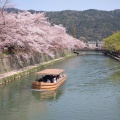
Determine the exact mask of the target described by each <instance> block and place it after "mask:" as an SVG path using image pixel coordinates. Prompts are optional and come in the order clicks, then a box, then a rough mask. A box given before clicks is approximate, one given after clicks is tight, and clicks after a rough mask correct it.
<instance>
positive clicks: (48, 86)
mask: <svg viewBox="0 0 120 120" xmlns="http://www.w3.org/2000/svg"><path fill="white" fill-rule="evenodd" d="M65 80H66V76H65V75H64V77H62V78H59V80H57V82H56V83H45V82H38V81H33V82H32V88H33V89H41V90H56V89H57V88H58V87H59V86H60V85H62V84H63V83H64V82H65Z"/></svg>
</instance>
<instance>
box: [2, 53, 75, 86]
mask: <svg viewBox="0 0 120 120" xmlns="http://www.w3.org/2000/svg"><path fill="white" fill-rule="evenodd" d="M73 56H74V54H72V53H71V54H69V55H66V56H65V57H60V58H57V59H53V60H50V61H47V62H43V63H41V64H36V65H33V66H27V67H24V68H21V69H17V70H13V71H10V72H7V73H4V74H0V85H6V84H8V83H10V82H13V81H15V80H18V79H20V78H21V77H23V76H25V75H28V74H30V73H33V72H36V71H38V70H41V69H43V68H45V67H47V66H49V65H52V64H54V63H56V62H59V61H62V60H65V59H67V58H69V57H73Z"/></svg>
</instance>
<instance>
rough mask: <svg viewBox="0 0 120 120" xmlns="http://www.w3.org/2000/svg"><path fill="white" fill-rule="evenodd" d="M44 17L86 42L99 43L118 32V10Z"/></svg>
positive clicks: (66, 11)
mask: <svg viewBox="0 0 120 120" xmlns="http://www.w3.org/2000/svg"><path fill="white" fill-rule="evenodd" d="M7 11H8V12H11V11H14V12H16V13H18V11H21V12H22V10H18V9H15V8H11V9H7ZM29 12H31V13H32V14H33V13H39V12H42V11H35V10H29ZM46 16H47V17H48V19H49V21H50V22H51V23H52V24H56V25H59V24H62V25H63V26H64V27H65V28H66V29H67V33H68V34H70V35H72V36H73V37H76V38H80V37H84V38H85V40H86V41H96V40H99V41H101V40H103V38H106V37H109V36H110V35H112V34H113V33H115V32H117V31H118V30H120V10H119V9H118V10H114V11H100V10H94V9H90V10H85V11H73V10H64V11H58V12H55V11H53V12H46Z"/></svg>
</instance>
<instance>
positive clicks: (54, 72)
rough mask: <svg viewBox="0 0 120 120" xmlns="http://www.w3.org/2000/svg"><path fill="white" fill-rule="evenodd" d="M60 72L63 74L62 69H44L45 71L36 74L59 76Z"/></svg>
mask: <svg viewBox="0 0 120 120" xmlns="http://www.w3.org/2000/svg"><path fill="white" fill-rule="evenodd" d="M62 72H64V70H63V69H45V70H42V71H39V72H37V73H36V74H41V75H59V74H60V73H62Z"/></svg>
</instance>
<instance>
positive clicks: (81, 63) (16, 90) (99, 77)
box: [0, 53, 120, 120]
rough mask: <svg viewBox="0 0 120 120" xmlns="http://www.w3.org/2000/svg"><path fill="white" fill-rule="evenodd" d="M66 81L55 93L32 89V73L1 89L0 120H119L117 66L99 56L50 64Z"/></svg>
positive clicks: (119, 89) (95, 54)
mask: <svg viewBox="0 0 120 120" xmlns="http://www.w3.org/2000/svg"><path fill="white" fill-rule="evenodd" d="M48 68H62V69H65V71H66V74H67V80H66V82H65V83H64V84H63V85H62V86H61V87H60V88H59V89H58V90H56V91H50V92H40V91H37V90H36V91H35V90H32V89H31V83H32V81H33V80H34V79H35V78H36V76H35V74H31V75H28V76H26V77H24V78H21V79H20V80H17V81H15V82H12V83H10V84H8V85H6V86H2V87H0V120H66V119H67V120H120V63H119V62H117V61H115V60H113V59H111V58H109V57H106V56H104V55H102V54H98V53H90V54H81V55H79V56H76V57H73V58H69V59H66V60H64V61H61V62H59V63H56V64H53V65H51V66H49V67H48Z"/></svg>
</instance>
